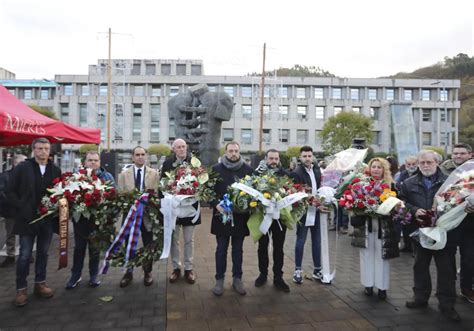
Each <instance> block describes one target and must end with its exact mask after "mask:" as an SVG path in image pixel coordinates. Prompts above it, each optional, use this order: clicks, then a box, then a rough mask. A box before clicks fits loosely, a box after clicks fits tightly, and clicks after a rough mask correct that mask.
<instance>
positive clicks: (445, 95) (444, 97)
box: [439, 90, 448, 101]
mask: <svg viewBox="0 0 474 331" xmlns="http://www.w3.org/2000/svg"><path fill="white" fill-rule="evenodd" d="M439 93H440V94H439V100H440V101H448V91H446V90H444V91H440V92H439Z"/></svg>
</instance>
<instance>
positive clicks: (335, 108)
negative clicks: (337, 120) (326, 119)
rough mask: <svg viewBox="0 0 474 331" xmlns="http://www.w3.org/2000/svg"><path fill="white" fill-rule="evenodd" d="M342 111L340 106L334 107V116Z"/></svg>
mask: <svg viewBox="0 0 474 331" xmlns="http://www.w3.org/2000/svg"><path fill="white" fill-rule="evenodd" d="M341 111H342V107H334V116H336V115H337V114H339V113H340V112H341Z"/></svg>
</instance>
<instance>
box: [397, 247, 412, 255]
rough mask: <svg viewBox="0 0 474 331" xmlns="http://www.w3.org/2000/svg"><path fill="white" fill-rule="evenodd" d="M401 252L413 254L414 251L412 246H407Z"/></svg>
mask: <svg viewBox="0 0 474 331" xmlns="http://www.w3.org/2000/svg"><path fill="white" fill-rule="evenodd" d="M400 252H402V253H412V252H413V250H412V249H411V247H410V246H405V247H403V248H402V249H401V250H400Z"/></svg>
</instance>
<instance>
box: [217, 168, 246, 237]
mask: <svg viewBox="0 0 474 331" xmlns="http://www.w3.org/2000/svg"><path fill="white" fill-rule="evenodd" d="M212 170H213V171H215V172H216V173H217V174H218V175H219V178H220V179H221V180H219V181H218V182H217V184H216V186H215V187H214V190H215V192H216V199H215V200H214V201H212V202H211V206H212V221H211V233H212V234H214V235H216V236H237V237H239V236H240V237H244V236H248V235H249V229H248V227H247V221H248V219H249V217H250V215H249V213H242V214H240V213H233V217H234V226H232V224H231V222H227V223H226V224H223V223H222V218H221V213H220V212H219V211H217V209H216V206H217V205H218V204H219V202H220V201H221V200H222V198H223V197H224V194H226V193H228V188H229V186H230V185H232V184H233V183H235V182H237V181H238V180H239V179H240V178H243V177H245V176H247V175H249V176H250V175H252V172H253V170H252V168H251V167H250V166H249V165H248V164H246V163H245V162H244V163H243V164H242V167H240V169H238V170H230V169H227V168H226V167H225V166H224V165H223V164H222V163H218V164H215V165H214V166H213V167H212Z"/></svg>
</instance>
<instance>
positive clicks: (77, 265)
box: [71, 234, 100, 280]
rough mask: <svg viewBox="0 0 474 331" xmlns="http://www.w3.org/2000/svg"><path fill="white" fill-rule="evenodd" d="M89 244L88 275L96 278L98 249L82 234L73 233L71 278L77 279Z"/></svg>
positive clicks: (98, 260) (97, 272)
mask: <svg viewBox="0 0 474 331" xmlns="http://www.w3.org/2000/svg"><path fill="white" fill-rule="evenodd" d="M87 245H89V276H90V278H91V279H93V278H96V277H97V275H98V274H99V262H100V250H99V247H97V246H96V245H95V244H94V243H92V242H91V241H90V240H89V239H87V238H84V237H83V236H80V235H77V234H74V259H73V263H72V268H71V278H74V279H76V280H77V279H79V277H81V274H82V268H83V267H84V258H85V257H86V249H87Z"/></svg>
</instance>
